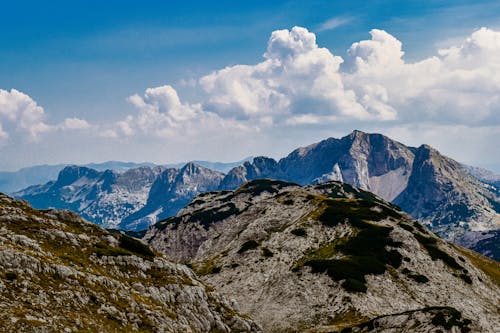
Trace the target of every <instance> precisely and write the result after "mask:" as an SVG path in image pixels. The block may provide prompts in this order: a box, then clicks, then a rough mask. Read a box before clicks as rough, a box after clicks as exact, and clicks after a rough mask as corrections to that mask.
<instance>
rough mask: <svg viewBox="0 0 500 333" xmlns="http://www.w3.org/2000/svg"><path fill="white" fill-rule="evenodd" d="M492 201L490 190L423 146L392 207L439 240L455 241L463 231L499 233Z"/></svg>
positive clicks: (447, 159)
mask: <svg viewBox="0 0 500 333" xmlns="http://www.w3.org/2000/svg"><path fill="white" fill-rule="evenodd" d="M494 200H496V198H495V193H494V191H492V188H491V186H488V185H486V184H484V183H481V182H480V181H479V180H478V179H477V178H474V177H472V176H471V175H469V174H468V173H467V172H466V171H465V169H464V168H463V167H462V165H460V164H459V163H457V162H456V161H454V160H452V159H450V158H446V157H444V156H442V155H441V154H439V152H438V151H436V150H435V149H433V148H431V147H429V146H427V145H423V146H421V147H419V148H418V149H417V152H416V153H415V160H414V162H413V170H412V172H411V177H410V179H409V182H408V186H407V187H406V189H405V190H404V191H403V192H402V193H401V194H400V195H399V196H398V197H397V198H396V199H395V200H394V203H396V204H397V205H399V206H400V207H401V208H402V209H403V210H405V211H406V212H408V213H410V214H411V215H412V216H413V217H415V218H417V219H419V220H421V221H423V222H424V223H426V224H428V225H429V227H430V229H431V230H433V231H434V232H436V233H437V234H439V235H440V236H442V237H444V238H446V239H450V240H454V239H457V238H458V237H460V236H462V235H463V234H464V229H465V228H464V227H466V228H468V230H473V231H476V230H492V229H498V228H499V227H500V215H499V214H498V213H499V212H497V211H496V210H495V206H494V205H492V202H493V203H494V202H495V201H494ZM464 222H466V223H467V225H466V226H464Z"/></svg>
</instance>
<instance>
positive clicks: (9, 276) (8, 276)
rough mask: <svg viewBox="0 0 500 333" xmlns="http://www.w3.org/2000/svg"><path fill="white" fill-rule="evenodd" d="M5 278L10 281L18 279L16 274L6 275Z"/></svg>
mask: <svg viewBox="0 0 500 333" xmlns="http://www.w3.org/2000/svg"><path fill="white" fill-rule="evenodd" d="M5 278H6V279H7V280H9V281H14V280H16V279H17V273H16V272H7V273H5Z"/></svg>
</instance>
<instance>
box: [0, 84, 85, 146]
mask: <svg viewBox="0 0 500 333" xmlns="http://www.w3.org/2000/svg"><path fill="white" fill-rule="evenodd" d="M89 127H90V124H89V123H88V122H87V121H85V120H82V119H79V118H67V119H65V120H64V121H63V122H62V123H60V124H48V123H47V122H46V121H45V112H44V110H43V108H42V107H41V106H39V105H38V104H37V103H36V102H35V101H34V100H33V99H32V98H31V97H30V96H28V95H26V94H24V93H22V92H20V91H18V90H16V89H11V90H10V91H8V90H3V89H0V142H1V143H3V144H5V143H6V141H7V140H11V139H12V138H13V137H16V138H20V139H22V140H27V141H30V142H35V141H38V140H40V138H41V136H42V135H43V134H44V133H48V132H52V131H56V130H75V129H86V128H89Z"/></svg>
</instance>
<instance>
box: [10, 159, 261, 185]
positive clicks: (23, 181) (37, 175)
mask: <svg viewBox="0 0 500 333" xmlns="http://www.w3.org/2000/svg"><path fill="white" fill-rule="evenodd" d="M250 160H252V157H247V158H244V159H242V160H240V161H237V162H211V161H193V163H196V164H198V165H201V166H203V167H205V168H210V169H212V170H216V171H219V172H223V173H227V172H228V171H229V170H231V169H232V168H234V167H236V166H238V165H240V164H242V163H244V162H246V161H250ZM185 164H186V162H184V163H172V164H166V165H164V167H166V168H181V167H182V166H184V165H185ZM67 166H71V165H70V164H56V165H36V166H32V167H27V168H22V169H19V170H17V171H0V192H3V193H12V192H15V191H20V190H22V189H24V188H26V187H29V186H32V185H37V184H44V183H46V182H49V181H51V180H54V179H56V178H57V176H58V174H59V172H61V170H62V169H64V168H65V167H67ZM81 166H83V167H86V168H90V169H94V170H97V171H105V170H113V171H118V172H123V171H127V170H128V169H133V168H139V167H143V166H148V167H151V168H152V167H155V166H158V165H156V164H154V163H150V162H143V163H134V162H120V161H108V162H102V163H88V164H83V165H81Z"/></svg>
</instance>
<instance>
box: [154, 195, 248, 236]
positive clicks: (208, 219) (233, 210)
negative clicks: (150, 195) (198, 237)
mask: <svg viewBox="0 0 500 333" xmlns="http://www.w3.org/2000/svg"><path fill="white" fill-rule="evenodd" d="M240 213H241V211H240V210H239V209H238V208H237V207H236V206H235V205H234V204H233V203H232V202H228V203H226V204H223V205H222V206H219V207H216V208H212V209H199V210H196V211H194V212H192V213H189V214H186V215H183V216H173V217H169V218H167V219H165V220H162V221H160V222H158V223H156V224H155V226H156V227H157V228H158V229H160V230H163V229H165V228H166V227H167V226H169V225H171V226H172V228H173V229H177V227H178V226H179V224H180V223H181V222H182V221H183V219H184V218H186V221H185V222H186V223H190V222H198V223H200V224H201V225H202V226H203V228H205V229H208V228H209V227H210V225H212V224H213V223H216V222H219V221H222V220H224V219H226V218H228V217H230V216H232V215H237V214H240Z"/></svg>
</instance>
